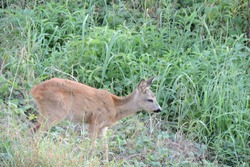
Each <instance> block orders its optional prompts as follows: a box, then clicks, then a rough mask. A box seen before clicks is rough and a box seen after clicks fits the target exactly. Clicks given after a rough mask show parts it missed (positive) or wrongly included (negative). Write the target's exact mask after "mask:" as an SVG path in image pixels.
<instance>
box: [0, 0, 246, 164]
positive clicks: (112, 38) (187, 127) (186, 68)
mask: <svg viewBox="0 0 250 167" xmlns="http://www.w3.org/2000/svg"><path fill="white" fill-rule="evenodd" d="M0 6H1V9H0V19H1V20H0V27H1V31H0V38H1V42H0V110H1V112H0V124H1V126H0V138H1V140H0V164H1V165H2V166H82V165H84V166H91V165H92V166H100V165H101V166H249V162H250V159H249V157H250V143H249V141H250V133H249V132H250V115H249V112H250V105H249V103H250V98H249V95H250V88H249V86H250V85H249V81H250V71H249V67H250V66H249V64H250V59H249V55H250V54H249V53H250V48H249V44H250V40H249V34H250V33H249V30H248V25H249V22H250V20H249V18H250V16H249V12H248V11H249V7H248V2H247V1H240V2H238V1H236V0H230V1H217V0H216V1H209V2H204V3H203V2H200V1H185V2H184V1H183V2H182V1H180V2H179V1H160V2H157V3H155V2H154V1H150V0H145V1H129V2H126V1H117V2H116V3H114V4H113V3H112V2H110V1H79V0H73V1H71V2H70V3H69V1H66V0H63V1H60V2H55V1H54V0H48V1H46V3H43V2H42V1H34V2H33V1H16V0H9V1H1V5H0ZM153 75H156V76H157V77H156V80H155V82H154V84H153V86H152V89H153V91H154V92H156V95H157V99H158V101H159V103H160V105H161V106H162V108H163V110H164V111H163V112H162V113H160V114H147V113H144V112H143V113H140V114H136V115H133V116H131V117H129V118H125V119H123V120H121V121H120V122H119V123H118V124H117V125H115V126H114V127H113V128H112V129H110V131H109V132H108V136H109V146H110V160H111V161H110V162H109V163H108V164H104V163H103V162H102V160H101V158H100V157H101V153H100V148H99V146H98V148H97V151H96V154H97V155H96V156H95V157H92V158H90V157H88V156H87V155H88V145H89V140H88V139H87V138H86V136H85V134H84V133H83V132H82V133H79V132H78V131H74V129H76V127H75V125H73V124H71V123H69V122H64V123H62V124H60V125H59V126H57V127H55V128H53V130H52V131H51V132H50V133H49V134H48V135H47V136H46V137H42V136H39V135H37V136H35V137H33V136H32V135H31V134H30V126H31V124H32V121H34V119H35V118H36V115H37V109H36V107H35V105H34V103H33V100H32V99H31V96H30V94H29V90H30V89H31V87H32V86H33V85H35V84H37V83H39V82H41V81H44V80H46V79H49V78H52V77H62V78H68V79H72V80H77V81H79V82H83V83H86V84H88V85H90V86H93V87H97V88H103V89H107V90H109V91H110V92H112V93H114V94H117V95H121V96H124V95H127V94H128V93H130V92H131V91H132V90H133V89H134V88H135V87H136V85H137V83H138V82H139V80H140V79H141V78H149V77H151V76H153ZM98 143H99V144H100V143H101V141H100V142H98ZM99 144H98V145H99Z"/></svg>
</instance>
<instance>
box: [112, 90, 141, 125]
mask: <svg viewBox="0 0 250 167" xmlns="http://www.w3.org/2000/svg"><path fill="white" fill-rule="evenodd" d="M136 93H137V92H136V90H135V91H134V92H133V93H131V94H130V95H128V96H126V97H117V96H115V98H114V102H115V106H116V109H117V113H116V120H117V121H119V120H121V119H122V118H125V117H127V116H129V115H131V114H134V113H136V112H137V111H140V108H139V106H138V104H137V101H136Z"/></svg>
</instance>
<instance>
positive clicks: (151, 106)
mask: <svg viewBox="0 0 250 167" xmlns="http://www.w3.org/2000/svg"><path fill="white" fill-rule="evenodd" d="M153 79H154V77H153V78H151V79H149V80H148V81H144V80H142V81H141V82H140V83H139V85H138V87H137V89H136V90H134V91H133V92H132V93H131V94H130V95H128V96H126V97H118V96H116V95H113V94H111V93H109V92H108V91H106V90H99V89H96V88H93V87H90V86H87V85H84V84H81V83H78V82H75V81H70V80H66V79H59V78H53V79H50V80H47V81H44V82H42V83H40V84H39V85H37V86H34V87H33V89H32V90H31V94H32V96H33V98H34V100H35V101H36V103H37V106H38V109H39V112H40V116H39V118H38V122H37V124H36V125H35V126H34V128H33V131H34V132H36V131H37V130H38V129H42V130H44V131H47V130H49V129H50V127H52V126H53V125H55V124H56V123H59V122H61V121H63V120H70V121H72V122H75V123H86V124H88V125H89V127H88V134H89V137H90V138H91V140H92V141H93V143H95V139H96V137H97V136H98V135H99V136H105V134H106V131H107V129H108V128H109V127H111V126H113V125H114V124H115V123H116V122H117V121H119V120H120V119H122V118H124V117H126V116H128V115H130V114H133V113H135V112H137V111H140V110H146V111H156V112H159V111H160V110H161V108H160V106H159V104H158V103H157V101H156V98H155V96H154V94H153V93H152V92H151V90H150V89H149V86H150V85H151V83H152V81H153ZM105 159H106V160H107V159H108V145H107V142H105Z"/></svg>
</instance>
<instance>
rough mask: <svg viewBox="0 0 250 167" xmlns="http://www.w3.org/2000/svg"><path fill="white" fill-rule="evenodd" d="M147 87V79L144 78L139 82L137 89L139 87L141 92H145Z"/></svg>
mask: <svg viewBox="0 0 250 167" xmlns="http://www.w3.org/2000/svg"><path fill="white" fill-rule="evenodd" d="M146 88H147V81H145V80H144V79H143V80H141V81H140V83H139V84H138V86H137V89H138V90H139V91H140V92H144V91H145V89H146Z"/></svg>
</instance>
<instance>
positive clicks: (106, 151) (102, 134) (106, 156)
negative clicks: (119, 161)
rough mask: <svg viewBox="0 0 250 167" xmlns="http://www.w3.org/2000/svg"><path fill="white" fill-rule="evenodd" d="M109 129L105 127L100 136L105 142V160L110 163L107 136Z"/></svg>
mask: <svg viewBox="0 0 250 167" xmlns="http://www.w3.org/2000/svg"><path fill="white" fill-rule="evenodd" d="M107 130H108V127H104V128H102V129H101V130H100V133H99V136H100V138H102V140H103V144H102V145H103V150H104V160H105V161H107V162H108V160H109V157H108V155H109V148H108V137H107V135H106V133H107Z"/></svg>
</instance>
